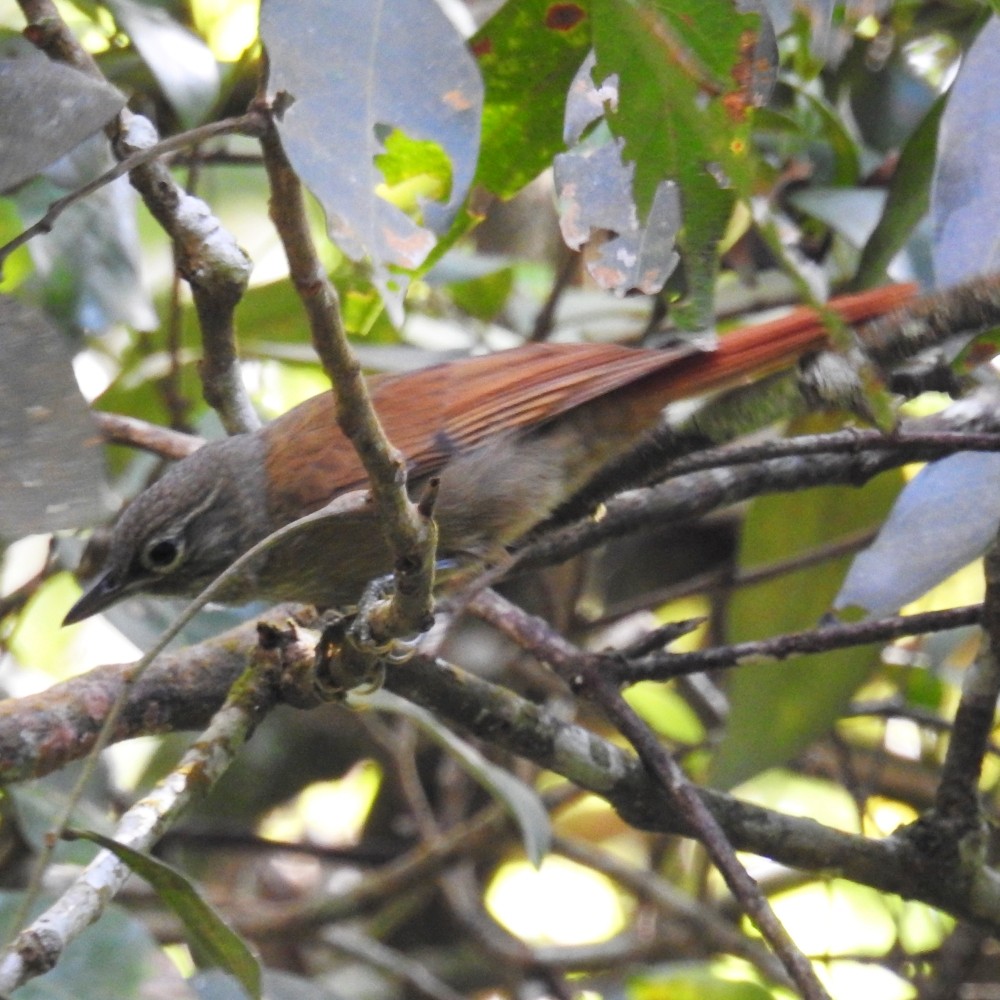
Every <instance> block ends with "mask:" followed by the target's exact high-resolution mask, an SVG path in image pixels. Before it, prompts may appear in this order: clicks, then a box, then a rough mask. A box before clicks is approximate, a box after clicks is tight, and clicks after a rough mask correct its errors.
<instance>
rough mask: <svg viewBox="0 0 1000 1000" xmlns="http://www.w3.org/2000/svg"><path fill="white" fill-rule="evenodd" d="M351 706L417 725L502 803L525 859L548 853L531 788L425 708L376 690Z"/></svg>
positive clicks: (548, 835)
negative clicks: (514, 823) (514, 825)
mask: <svg viewBox="0 0 1000 1000" xmlns="http://www.w3.org/2000/svg"><path fill="white" fill-rule="evenodd" d="M350 701H351V703H352V704H355V703H356V704H357V705H358V706H359V707H362V706H363V707H367V708H376V709H378V710H379V711H383V712H394V713H395V714H396V715H402V716H404V717H405V718H407V719H410V720H411V721H412V722H414V723H416V725H418V726H419V727H420V729H421V730H422V731H423V733H424V734H425V735H426V736H429V737H430V738H431V739H432V740H434V742H435V743H437V744H438V746H440V747H443V748H444V749H445V750H447V751H448V752H449V753H450V754H452V755H453V756H454V757H455V759H456V760H457V761H458V763H459V764H460V765H461V766H462V767H463V768H464V769H465V770H466V771H467V772H468V773H469V774H470V775H472V777H473V778H475V780H476V781H478V782H479V783H480V784H481V785H482V786H483V787H484V788H485V789H486V790H487V791H488V792H489V793H490V794H491V795H492V796H493V797H494V798H496V799H497V800H499V801H500V802H502V803H503V804H504V805H505V806H506V807H507V809H508V811H509V812H510V814H511V815H512V816H513V817H514V819H515V820H516V821H517V824H518V826H520V828H521V839H522V841H523V843H524V851H525V854H527V856H528V859H529V860H530V861H531V862H532V864H534V865H536V866H537V865H540V864H541V863H542V859H543V858H544V857H545V855H546V854H548V852H549V846H550V843H551V840H552V827H551V824H550V822H549V814H548V813H547V812H546V811H545V806H543V805H542V801H541V799H539V797H538V795H537V794H536V793H535V791H534V789H532V788H529V787H528V786H527V785H526V784H525V783H524V782H523V781H519V780H518V779H517V778H515V777H514V775H512V774H511V773H510V772H509V771H505V770H504V769H503V768H501V767H497V766H496V765H495V764H491V763H490V762H489V761H488V760H487V759H486V758H485V757H484V756H483V755H482V754H481V753H480V752H479V751H478V750H476V748H475V747H473V746H471V745H470V744H468V743H466V742H465V740H462V739H459V737H457V736H456V735H455V734H454V733H453V732H452V731H451V730H450V729H447V728H446V727H445V726H443V725H441V723H440V722H439V721H438V720H437V719H436V718H435V717H434V716H433V715H431V713H430V712H428V711H427V710H426V709H423V708H421V707H420V706H419V705H414V704H413V703H412V702H409V701H407V700H406V699H405V698H400V697H398V696H397V695H394V694H392V693H391V692H389V691H384V690H383V691H376V692H375V693H374V694H371V695H366V696H364V697H358V696H352V697H351V699H350Z"/></svg>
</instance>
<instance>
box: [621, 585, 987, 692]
mask: <svg viewBox="0 0 1000 1000" xmlns="http://www.w3.org/2000/svg"><path fill="white" fill-rule="evenodd" d="M981 617H982V605H980V604H972V605H968V606H966V607H961V608H949V609H948V610H946V611H925V612H923V613H921V614H915V615H893V616H891V617H888V618H879V619H876V620H874V621H862V622H850V623H847V624H840V623H837V624H831V625H823V626H820V627H819V628H815V629H809V630H808V631H805V632H789V633H787V634H785V635H779V636H776V637H775V638H773V639H754V640H750V641H748V642H737V643H733V644H732V645H729V646H713V647H711V648H710V649H700V650H697V651H695V652H690V653H669V652H667V653H652V654H649V655H647V656H644V657H641V658H638V659H632V660H623V659H622V658H621V657H618V656H609V657H607V660H606V662H605V664H604V670H605V671H607V672H609V673H610V674H611V676H613V677H614V678H615V679H616V681H617V682H618V683H622V684H638V683H639V682H640V681H651V680H657V681H665V680H671V679H672V678H675V677H683V676H685V675H687V674H700V673H704V672H705V671H706V670H722V669H727V668H732V667H738V666H740V665H741V664H744V663H751V662H753V663H759V662H767V661H771V662H774V661H779V660H786V659H788V657H790V656H800V655H802V654H805V653H825V652H828V651H829V650H831V649H846V648H850V647H852V646H864V645H868V644H870V643H874V642H890V641H892V640H893V639H898V638H900V637H902V636H906V635H924V634H926V633H930V632H943V631H947V630H949V629H955V628H964V627H967V626H969V625H978V624H979V622H980V620H981Z"/></svg>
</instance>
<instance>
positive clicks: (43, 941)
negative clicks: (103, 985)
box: [0, 649, 277, 995]
mask: <svg viewBox="0 0 1000 1000" xmlns="http://www.w3.org/2000/svg"><path fill="white" fill-rule="evenodd" d="M268 659H270V660H271V661H272V664H271V667H272V669H271V670H268V669H266V667H265V662H266V660H268ZM275 662H277V657H275V656H271V657H268V654H267V653H266V652H265V651H264V650H263V649H259V650H258V651H257V653H256V655H255V657H253V658H252V659H251V662H250V665H249V666H248V667H247V670H246V673H245V680H246V683H245V684H238V685H236V686H235V687H234V688H233V692H232V694H231V696H230V698H229V699H228V701H227V702H226V704H225V705H223V707H222V708H221V709H220V710H219V712H218V713H217V714H216V715H215V717H214V718H213V719H212V722H211V725H210V726H209V727H208V729H207V730H205V732H204V733H203V734H202V736H201V738H200V739H198V740H197V741H195V743H194V744H193V746H192V748H191V749H190V750H189V751H188V752H187V753H186V754H185V755H184V757H183V758H182V760H181V761H180V763H179V764H178V766H177V768H176V769H175V770H174V772H173V773H172V774H170V775H168V776H167V777H166V778H164V779H163V780H162V781H161V782H160V783H159V784H158V785H157V786H156V788H154V789H153V791H152V792H150V793H148V794H147V795H144V796H143V797H142V798H141V799H140V800H139V801H138V802H137V803H136V804H135V805H134V806H133V807H132V808H131V809H129V810H128V811H127V812H126V813H125V814H124V815H123V816H122V818H121V820H120V821H119V823H118V826H117V828H116V830H115V836H114V839H115V840H117V841H118V842H119V843H121V844H124V845H126V846H128V847H132V848H134V849H136V850H140V851H141V850H148V849H149V848H151V847H152V846H153V845H154V844H155V843H156V841H157V840H158V839H159V838H160V836H161V835H162V834H163V833H164V831H165V830H166V829H167V827H168V826H169V825H170V823H172V822H173V821H175V820H176V819H177V817H178V816H179V815H180V813H181V812H182V811H183V810H184V809H185V808H186V807H187V806H188V805H190V804H191V802H192V801H194V800H195V799H199V798H204V796H205V795H206V794H207V793H208V791H209V789H210V788H211V787H212V786H213V785H214V784H215V782H216V781H217V780H218V779H219V778H220V777H221V776H222V775H223V774H224V773H225V771H226V769H227V768H228V767H229V764H230V762H231V761H232V759H233V758H234V757H235V755H236V754H237V752H238V751H239V750H240V748H241V747H242V746H243V744H244V743H245V742H246V740H247V738H248V737H249V735H250V733H251V732H252V731H253V729H254V728H255V726H256V725H257V723H258V722H259V721H260V720H261V719H262V718H263V716H264V715H265V714H266V713H267V712H268V711H269V710H270V709H271V708H272V707H273V706H274V704H275V703H276V691H277V689H276V687H275V685H274V673H273V665H274V663H275ZM129 875H131V869H129V867H128V866H127V865H126V864H125V863H124V862H122V861H120V860H119V859H118V857H117V856H116V855H115V854H113V853H112V852H111V851H108V850H102V851H100V853H98V855H97V856H96V857H95V858H94V860H93V861H91V862H90V864H89V865H87V867H86V868H85V869H84V871H83V872H82V874H81V875H80V876H79V877H78V878H77V879H76V880H75V881H74V882H73V884H72V885H71V886H70V888H69V889H67V890H66V892H64V893H63V895H62V896H60V898H59V899H58V900H57V901H56V902H55V903H54V904H53V905H52V906H50V907H49V908H48V909H47V910H46V911H45V912H44V913H43V914H41V915H40V916H39V917H37V918H36V919H35V920H34V921H32V923H31V924H30V925H29V926H28V927H25V928H24V929H23V930H22V931H21V932H20V933H19V934H18V935H17V938H16V939H15V940H14V941H13V943H12V944H11V946H10V947H9V948H8V949H7V950H6V951H5V952H4V953H3V955H2V956H0V994H3V995H6V994H8V993H9V992H10V991H11V990H14V989H16V988H17V987H18V986H20V985H21V984H22V983H24V982H26V981H27V980H28V979H31V978H33V977H35V976H37V975H41V974H42V973H44V972H47V971H48V970H49V969H51V968H52V966H53V965H55V963H56V962H57V961H59V959H60V957H61V956H62V953H63V951H64V950H65V948H66V947H67V946H68V945H69V944H70V943H71V942H72V941H74V940H75V939H76V938H77V937H79V935H80V934H81V933H82V932H83V931H84V930H86V929H87V927H89V926H90V925H91V924H92V923H93V922H94V921H95V920H97V919H98V918H99V917H100V915H101V914H102V913H103V912H104V910H105V909H106V908H107V906H108V904H109V903H110V902H111V901H112V899H113V898H114V897H115V895H116V894H117V892H118V890H119V889H121V887H122V885H124V883H125V880H126V879H127V878H128V877H129ZM30 895H31V894H30V893H28V894H26V897H29V898H30ZM22 923H23V918H22V919H18V920H16V921H14V926H15V927H20V926H21V924H22Z"/></svg>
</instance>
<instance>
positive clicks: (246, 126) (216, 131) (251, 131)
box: [0, 77, 261, 273]
mask: <svg viewBox="0 0 1000 1000" xmlns="http://www.w3.org/2000/svg"><path fill="white" fill-rule="evenodd" d="M101 79H103V77H101ZM260 124H261V123H260V117H259V115H256V114H253V113H251V114H247V115H241V116H240V117H238V118H226V119H224V120H223V121H218V122H209V123H208V124H207V125H200V126H199V127H198V128H193V129H190V130H189V131H187V132H179V133H178V134H177V135H172V136H170V137H169V138H167V139H161V140H160V141H159V142H156V143H154V144H153V145H152V146H149V147H147V148H146V149H140V150H138V151H136V152H134V153H132V154H131V155H129V156H126V157H125V158H124V159H123V160H119V161H118V163H116V164H115V165H114V166H113V167H111V169H110V170H106V171H105V172H104V173H103V174H101V175H100V176H99V177H95V178H94V179H93V180H92V181H90V182H88V183H87V184H84V185H83V186H82V187H79V188H77V189H76V190H75V191H70V193H69V194H67V195H63V197H62V198H58V199H57V200H56V201H54V202H52V204H51V205H49V207H48V209H47V210H46V212H45V214H44V215H43V216H42V217H41V218H40V219H39V220H38V221H37V222H35V223H33V224H32V225H30V226H28V227H27V228H26V229H24V230H23V231H22V232H20V233H18V234H17V236H15V237H14V238H13V239H12V240H9V241H8V242H7V243H4V244H3V245H2V246H0V273H2V270H3V264H4V261H6V259H7V258H8V257H9V256H10V255H11V254H12V253H13V252H14V251H15V250H17V248H18V247H20V246H23V245H24V244H25V243H27V242H28V240H31V239H33V238H34V237H36V236H41V235H43V234H44V233H49V232H51V231H52V227H53V225H55V221H56V219H58V218H59V216H60V215H62V214H63V212H65V211H66V209H67V208H69V207H70V206H71V205H73V204H75V203H76V202H78V201H80V200H81V199H82V198H86V197H87V195H89V194H93V193H94V192H95V191H97V190H99V189H100V188H102V187H104V186H105V185H106V184H110V183H111V182H112V181H116V180H118V178H119V177H124V176H125V174H127V173H129V172H130V171H132V170H135V169H136V168H137V167H141V166H145V165H146V164H147V163H150V162H151V161H153V160H155V159H158V158H159V157H161V156H165V155H167V154H168V153H172V152H174V151H176V150H178V149H184V148H186V147H187V146H196V145H198V143H201V142H205V141H206V140H208V139H214V138H216V137H218V136H220V135H256V134H257V133H258V132H259V131H260Z"/></svg>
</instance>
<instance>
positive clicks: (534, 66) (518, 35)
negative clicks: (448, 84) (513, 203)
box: [470, 0, 590, 198]
mask: <svg viewBox="0 0 1000 1000" xmlns="http://www.w3.org/2000/svg"><path fill="white" fill-rule="evenodd" d="M470 45H471V47H472V52H473V54H474V55H475V56H476V58H477V59H478V60H479V68H480V70H481V71H482V74H483V83H484V84H485V87H486V98H485V103H484V105H483V132H482V148H481V151H480V156H479V166H478V168H477V171H476V183H478V184H481V185H482V186H483V187H485V188H487V189H488V190H489V191H492V192H493V194H495V195H498V196H499V197H501V198H510V197H511V196H513V195H515V194H516V193H517V192H518V191H520V190H521V188H522V187H524V186H525V184H527V183H528V182H529V181H532V180H534V178H535V177H537V176H538V174H540V173H541V172H542V171H543V170H544V169H545V168H546V167H547V166H549V165H550V164H551V162H552V158H553V157H554V156H555V155H556V153H559V152H561V151H562V150H563V149H565V143H564V142H563V132H562V126H563V109H564V107H565V104H566V94H567V91H568V90H569V85H570V83H572V81H573V77H574V75H575V74H576V71H577V70H578V69H579V68H580V63H582V62H583V60H584V57H585V56H586V55H587V53H588V52H589V51H590V3H589V0H573V2H571V3H560V2H553V0H509V2H508V3H505V4H504V5H503V6H502V7H501V8H500V10H499V11H497V13H496V14H494V16H493V17H491V18H490V19H489V21H487V22H486V24H484V25H483V27H482V28H480V30H479V31H477V32H476V34H475V35H473V37H472V39H471V41H470Z"/></svg>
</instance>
